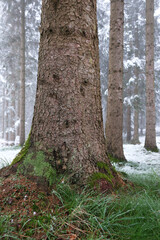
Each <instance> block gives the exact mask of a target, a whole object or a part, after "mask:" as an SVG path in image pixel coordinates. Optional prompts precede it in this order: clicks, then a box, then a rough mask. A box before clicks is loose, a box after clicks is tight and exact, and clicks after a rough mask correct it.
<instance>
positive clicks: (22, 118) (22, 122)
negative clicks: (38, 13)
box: [20, 0, 25, 146]
mask: <svg viewBox="0 0 160 240" xmlns="http://www.w3.org/2000/svg"><path fill="white" fill-rule="evenodd" d="M20 81H21V87H20V95H21V99H20V145H21V146H23V144H24V142H25V0H21V73H20Z"/></svg>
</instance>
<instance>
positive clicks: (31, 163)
mask: <svg viewBox="0 0 160 240" xmlns="http://www.w3.org/2000/svg"><path fill="white" fill-rule="evenodd" d="M28 169H30V172H29V175H33V176H37V177H45V178H46V180H47V181H48V182H49V185H50V186H51V185H52V184H53V183H54V181H55V179H56V171H55V170H54V169H53V168H52V166H51V164H50V163H48V162H46V161H45V155H44V153H43V152H42V151H40V152H37V154H36V156H35V157H34V156H33V153H30V154H28V155H27V156H26V157H25V158H24V160H23V163H22V164H21V165H19V166H18V170H17V173H21V174H24V175H26V174H28Z"/></svg>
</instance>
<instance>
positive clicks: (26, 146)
mask: <svg viewBox="0 0 160 240" xmlns="http://www.w3.org/2000/svg"><path fill="white" fill-rule="evenodd" d="M30 137H31V134H29V136H28V139H27V140H26V142H25V144H24V146H23V147H22V149H21V151H20V152H19V154H18V155H17V156H16V157H15V158H14V159H13V161H12V163H11V165H14V164H15V163H17V162H20V161H21V160H22V159H23V158H24V157H25V156H26V154H27V153H28V149H29V147H30Z"/></svg>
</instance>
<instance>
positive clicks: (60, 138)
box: [13, 0, 119, 184]
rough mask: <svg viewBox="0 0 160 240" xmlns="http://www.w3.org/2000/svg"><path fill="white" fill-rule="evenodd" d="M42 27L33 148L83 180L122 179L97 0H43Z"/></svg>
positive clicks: (32, 132)
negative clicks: (109, 121)
mask: <svg viewBox="0 0 160 240" xmlns="http://www.w3.org/2000/svg"><path fill="white" fill-rule="evenodd" d="M40 32H41V39H40V50H39V69H38V83H37V94H36V103H35V109H34V117H33V122H32V130H31V134H30V138H29V140H28V141H27V143H28V142H29V143H30V144H29V145H30V149H29V152H37V153H38V152H39V151H42V152H43V153H44V154H45V159H46V160H48V162H49V163H50V165H51V166H52V167H53V169H55V170H56V172H57V173H63V174H65V173H67V174H69V175H70V178H71V179H72V180H73V181H76V182H78V183H79V184H85V183H86V182H87V179H88V177H91V176H93V174H94V173H96V175H94V176H96V177H98V178H99V177H100V178H101V177H102V178H103V177H104V175H105V174H103V172H105V173H106V174H108V173H110V174H111V179H110V181H111V182H112V184H113V183H114V182H116V181H117V182H118V180H117V179H119V177H118V176H117V174H116V172H114V170H113V169H112V167H111V164H110V162H109V160H108V159H107V156H106V152H105V141H104V135H103V123H102V111H101V94H100V75H99V56H98V36H97V20H96V1H95V0H94V1H90V0H86V1H78V2H77V1H74V0H70V1H68V0H63V1H61V3H60V4H59V1H53V0H47V1H42V22H41V29H40ZM102 162H103V163H102ZM13 163H14V162H13ZM32 163H33V164H34V160H33V162H32ZM105 166H106V167H105ZM106 169H108V170H106ZM99 172H101V174H100V175H98V173H99ZM107 172H108V173H107ZM104 178H105V177H104ZM105 179H106V178H105Z"/></svg>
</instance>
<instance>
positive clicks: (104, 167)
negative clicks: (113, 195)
mask: <svg viewBox="0 0 160 240" xmlns="http://www.w3.org/2000/svg"><path fill="white" fill-rule="evenodd" d="M97 166H98V167H99V168H100V169H104V170H105V171H106V172H107V174H108V175H109V177H110V178H113V175H112V172H111V170H110V168H109V166H108V165H107V164H106V163H104V162H98V163H97Z"/></svg>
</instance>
